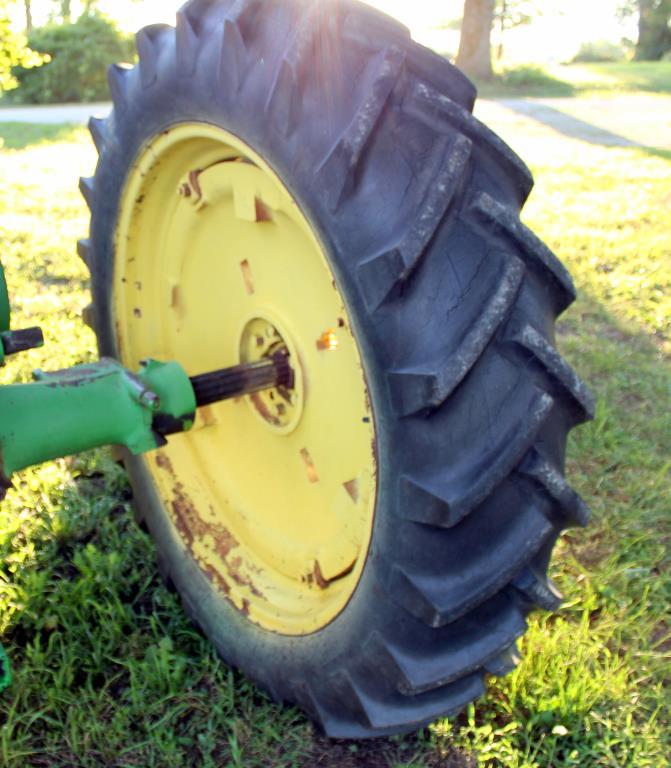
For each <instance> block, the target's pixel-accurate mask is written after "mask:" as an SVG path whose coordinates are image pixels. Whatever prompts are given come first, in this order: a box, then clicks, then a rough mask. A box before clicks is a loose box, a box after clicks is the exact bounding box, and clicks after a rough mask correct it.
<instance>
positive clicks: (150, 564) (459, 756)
mask: <svg viewBox="0 0 671 768" xmlns="http://www.w3.org/2000/svg"><path fill="white" fill-rule="evenodd" d="M494 127H495V128H497V126H496V125H495V126H494ZM498 127H500V128H501V129H502V130H504V131H509V133H510V135H509V136H508V137H507V138H508V139H509V140H510V141H511V143H512V144H513V145H514V146H515V147H516V148H517V149H518V151H522V152H523V154H524V156H525V158H526V159H527V160H528V161H529V163H530V165H531V167H532V169H533V171H534V173H535V175H536V179H537V186H536V189H535V191H534V193H533V195H532V197H531V199H530V201H529V204H528V207H527V209H526V213H525V219H526V221H527V222H528V223H529V224H531V225H532V226H533V227H535V228H536V230H537V231H538V232H539V233H540V235H541V236H542V237H543V238H544V239H546V240H547V241H548V242H549V244H550V245H551V246H552V247H553V248H554V249H555V250H556V251H557V253H558V254H559V255H560V256H561V257H562V258H563V259H564V261H565V262H566V263H567V265H568V266H569V268H570V269H571V271H572V272H573V274H574V276H575V279H576V283H577V286H578V288H579V292H580V298H579V300H578V302H577V303H576V304H575V305H574V306H573V307H572V308H571V309H570V310H569V311H568V312H567V313H566V315H565V316H564V317H563V318H562V320H561V323H560V326H559V330H558V341H559V345H560V347H561V348H562V350H563V351H564V352H565V354H566V355H567V357H568V359H569V360H570V361H571V363H572V364H573V365H575V366H576V367H577V368H578V369H579V370H580V371H581V372H582V373H583V375H584V376H585V378H586V379H587V381H588V382H589V383H590V385H591V386H592V387H593V389H594V390H595V391H596V393H597V395H598V397H599V406H598V411H597V416H596V419H595V421H594V422H593V423H592V424H590V425H587V426H585V427H582V428H581V429H579V430H578V431H577V432H576V433H574V435H573V437H572V439H571V442H570V450H569V459H568V471H569V475H570V477H571V478H572V481H573V483H574V484H575V486H576V487H577V489H578V490H579V491H580V492H581V494H582V495H583V496H584V497H585V498H586V499H587V501H588V502H589V503H590V505H591V507H592V510H593V522H592V525H591V527H590V528H589V529H588V530H586V531H583V530H578V531H572V532H571V533H570V534H569V535H568V536H566V537H565V538H564V539H563V542H562V543H561V545H560V546H559V548H558V550H557V553H556V556H555V559H554V562H553V566H552V575H553V578H554V579H555V581H556V582H557V583H558V585H559V587H560V588H561V589H562V591H563V592H564V594H565V597H566V601H565V606H564V608H563V610H562V611H561V613H560V614H559V615H556V616H546V615H539V616H536V617H534V618H533V619H532V621H531V628H530V631H529V633H528V634H527V636H526V638H525V639H524V641H523V642H522V644H521V650H522V653H523V661H522V663H521V665H520V666H519V667H518V669H517V670H516V671H515V672H514V673H513V674H512V675H511V676H509V677H507V678H505V679H502V680H492V681H491V683H490V686H489V692H488V695H487V696H486V697H485V698H483V699H482V700H480V701H478V702H477V703H476V704H475V705H474V706H471V707H470V708H469V709H468V710H467V711H466V712H464V713H463V714H462V715H461V716H459V717H457V718H456V719H454V720H450V721H449V722H448V721H441V722H437V723H435V724H434V725H433V726H432V727H431V728H429V729H427V730H426V731H424V732H422V733H420V734H418V735H416V736H413V737H407V738H402V739H385V740H377V741H372V742H352V743H344V744H343V743H330V742H328V741H327V740H326V739H324V738H322V737H320V736H319V735H317V734H316V732H315V731H314V729H313V727H312V725H310V723H309V722H308V721H306V719H305V718H304V717H303V716H302V715H301V714H300V713H299V712H297V711H296V710H294V709H292V708H284V707H279V706H276V705H274V704H272V703H271V702H270V701H269V700H268V699H267V698H266V696H265V695H264V694H262V693H260V692H259V691H258V690H256V688H255V687H254V685H252V684H251V683H250V682H248V681H247V680H246V679H245V678H244V677H243V676H242V675H240V674H239V673H237V672H234V671H232V670H230V669H228V668H227V667H226V666H225V665H224V664H223V663H222V662H220V661H219V660H218V659H217V658H216V656H215V654H214V653H213V652H212V650H211V649H210V647H209V645H208V643H207V642H206V641H205V640H204V639H203V638H202V637H201V636H200V635H199V634H198V632H197V631H196V630H195V629H194V628H193V627H192V626H191V624H190V623H189V621H188V620H187V619H186V617H185V615H184V614H183V612H182V610H181V608H180V605H179V601H178V599H177V598H176V596H175V595H173V594H171V593H170V592H169V591H167V590H166V589H165V588H164V586H163V585H162V584H161V582H160V579H159V578H158V576H157V571H156V565H155V561H154V556H153V549H152V545H151V541H150V540H149V539H148V538H147V537H146V536H145V535H144V534H143V533H142V532H141V531H140V530H139V529H138V528H137V527H136V525H135V523H134V522H133V520H132V515H131V512H130V493H129V489H128V485H127V482H126V479H125V476H124V474H123V472H122V471H121V470H120V469H119V468H118V467H117V466H116V464H115V463H114V462H113V461H112V459H111V456H110V454H109V452H108V451H106V450H102V451H95V452H92V453H89V454H86V455H84V456H81V457H79V458H75V459H66V460H62V461H57V462H53V463H50V464H46V465H44V466H42V467H39V468H37V469H34V470H29V471H26V472H24V473H22V474H21V476H20V477H19V478H17V482H16V488H15V490H13V491H11V492H10V494H9V496H8V498H7V500H6V501H5V503H4V504H3V505H2V506H1V507H0V563H1V564H2V565H1V566H0V638H1V639H2V642H3V643H4V644H5V645H6V647H7V649H8V651H9V652H10V654H11V656H12V658H13V662H14V667H15V682H14V684H13V686H12V688H11V689H10V690H8V691H7V692H6V693H4V694H3V695H2V696H1V697H0V765H3V766H8V767H10V766H11V767H14V766H27V767H33V766H34V767H35V768H38V767H42V766H49V767H51V766H63V768H65V766H68V768H71V767H72V766H77V767H78V768H79V767H81V768H84V767H86V768H98V767H99V766H109V767H110V768H111V767H112V766H115V767H116V766H118V767H121V766H128V767H130V766H138V767H139V768H151V767H152V766H157V767H158V766H166V767H167V766H175V765H184V766H205V767H210V766H211V767H214V766H234V767H236V768H237V767H240V766H244V768H255V767H256V766H258V767H259V768H260V767H261V766H263V767H264V768H289V767H290V766H327V767H331V768H336V767H337V768H351V767H353V766H362V767H370V768H383V767H385V768H422V767H425V768H431V767H434V768H435V767H436V766H445V767H449V768H474V766H477V765H479V766H488V767H491V768H549V767H552V768H554V767H560V766H561V767H562V768H563V767H564V766H580V768H596V767H597V766H598V767H599V768H601V767H604V768H605V767H608V768H663V766H665V765H668V755H669V752H670V750H671V738H670V736H669V733H670V732H671V686H670V685H669V681H670V680H671V620H670V619H669V609H668V606H669V602H670V600H671V578H670V574H671V555H670V554H669V553H670V551H671V516H670V514H669V510H670V509H671V478H670V473H671V459H670V457H671V242H670V240H671V238H670V235H669V226H668V211H669V209H670V208H671V181H670V179H671V173H670V172H671V164H670V161H669V159H668V157H665V156H664V155H663V154H655V153H654V152H651V151H648V150H642V149H638V148H621V147H611V148H607V147H600V146H598V145H594V144H587V143H584V142H582V141H579V140H576V139H571V138H568V137H563V136H561V135H559V134H557V133H555V132H553V131H551V130H550V129H549V128H547V127H545V126H538V125H535V124H532V123H531V122H530V121H529V120H526V119H521V118H520V120H519V121H517V122H515V124H514V125H507V124H502V125H501V126H498ZM0 135H1V136H3V137H4V140H5V149H4V150H2V151H1V152H0V169H1V171H2V176H3V178H4V179H5V180H6V181H7V180H11V183H5V184H4V185H3V186H2V188H0V237H1V238H2V243H3V249H2V259H3V262H4V264H5V268H6V270H7V274H8V280H9V283H10V288H11V291H12V295H13V304H14V310H15V321H16V324H17V327H19V326H21V325H26V324H40V325H41V326H42V327H43V328H44V329H45V331H46V337H47V346H46V347H45V348H44V349H42V350H37V351H32V352H30V353H26V354H24V355H22V356H20V357H19V358H18V359H16V360H14V361H12V362H11V363H10V365H8V366H7V367H6V368H5V369H4V370H3V371H2V372H1V374H0V376H1V379H2V382H3V383H8V382H12V381H14V380H16V379H22V380H26V379H28V377H29V375H30V371H31V370H32V369H34V368H38V367H43V368H45V369H55V368H60V367H64V366H68V365H71V364H74V363H77V362H81V361H84V360H90V359H92V358H93V357H94V356H95V341H94V337H93V334H92V333H91V332H90V331H89V330H88V329H87V328H86V327H85V326H84V325H83V324H82V322H81V320H80V319H79V318H80V314H81V310H82V308H83V307H84V306H85V305H86V304H87V303H88V288H87V275H86V271H85V269H84V266H83V264H82V263H81V262H80V261H79V259H78V257H77V256H76V254H75V247H74V244H75V242H76V239H77V238H78V237H81V236H82V234H83V233H85V231H86V227H87V216H86V210H85V208H84V206H83V204H82V203H81V201H80V199H79V196H78V193H77V177H78V176H79V175H80V174H88V173H90V172H91V170H92V167H93V163H94V152H93V150H92V148H91V146H90V144H89V143H88V140H87V137H86V136H85V134H84V132H83V131H82V130H81V129H79V128H68V127H55V128H54V127H51V128H44V129H42V128H34V127H32V128H27V127H25V126H12V127H9V126H2V125H0Z"/></svg>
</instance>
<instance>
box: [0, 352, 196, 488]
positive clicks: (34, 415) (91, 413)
mask: <svg viewBox="0 0 671 768" xmlns="http://www.w3.org/2000/svg"><path fill="white" fill-rule="evenodd" d="M35 378H36V381H35V382H34V383H31V384H15V385H10V386H6V387H0V451H1V455H0V473H1V474H0V485H4V487H5V488H7V487H9V485H10V480H9V478H10V476H11V474H12V473H13V472H16V471H18V470H20V469H24V468H26V467H30V466H32V465H34V464H40V463H42V462H43V461H48V460H50V459H55V458H59V457H61V456H69V455H71V454H73V453H78V452H79V451H85V450H89V449H91V448H96V447H99V446H103V445H124V446H126V448H128V450H130V451H131V452H132V453H134V454H140V453H144V452H146V451H150V450H152V449H154V448H157V447H160V446H161V445H164V444H165V438H164V437H163V435H164V434H170V433H173V432H178V431H184V430H187V429H189V428H190V427H191V426H192V424H193V420H194V415H195V411H196V398H195V395H194V392H193V387H192V386H191V382H190V381H189V377H188V376H187V374H186V372H185V371H184V369H183V368H182V367H181V366H180V365H179V364H178V363H175V362H170V363H160V362H158V361H155V360H148V361H146V362H145V363H144V364H143V366H142V369H141V370H140V371H139V372H138V373H137V374H136V375H134V374H132V373H130V372H129V371H127V370H126V369H125V368H123V366H121V365H120V364H119V363H117V362H116V361H115V360H109V359H103V360H101V361H100V362H97V363H92V364H90V365H79V366H76V367H75V368H71V369H69V370H66V371H57V372H55V373H43V372H42V371H37V372H36V373H35Z"/></svg>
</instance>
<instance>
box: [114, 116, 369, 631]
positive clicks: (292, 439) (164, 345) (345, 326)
mask: <svg viewBox="0 0 671 768" xmlns="http://www.w3.org/2000/svg"><path fill="white" fill-rule="evenodd" d="M113 279H114V292H113V296H114V302H113V304H114V306H113V311H114V317H115V322H116V332H117V342H118V345H119V352H120V356H121V359H122V361H123V363H124V364H125V365H127V366H129V367H131V368H135V367H137V366H138V364H139V362H140V360H142V359H143V358H146V357H154V358H158V359H161V360H171V359H174V360H177V361H179V362H180V363H182V365H183V366H184V367H185V368H186V369H187V371H188V372H189V374H190V375H196V374H199V373H204V372H207V371H211V370H216V369H218V368H223V367H227V366H231V365H236V364H238V363H240V362H247V361H250V360H253V359H258V358H260V357H262V356H264V355H266V354H268V350H270V349H272V348H274V347H275V346H276V345H278V344H280V345H282V346H284V347H286V348H287V349H288V350H289V353H290V355H291V363H292V367H293V369H294V372H295V374H296V385H295V387H294V388H293V390H292V391H291V392H290V393H287V392H286V391H285V392H279V391H276V390H271V391H269V392H264V393H262V394H260V395H256V396H252V397H245V398H240V399H238V400H236V401H229V402H225V403H220V404H217V405H215V406H210V407H207V408H203V409H200V411H199V414H198V418H197V421H196V424H195V427H194V429H193V430H192V431H191V432H189V433H188V434H184V435H178V436H175V437H173V438H171V439H170V442H169V445H168V446H167V447H166V448H164V449H162V450H161V451H160V452H158V453H157V454H154V455H152V456H149V457H145V458H144V459H143V461H144V462H145V466H146V468H147V470H148V472H149V473H150V474H151V476H152V478H153V481H154V483H155V486H156V489H157V492H158V494H159V497H160V499H161V501H162V503H163V506H164V508H165V511H166V514H167V515H169V516H170V519H171V520H172V523H173V524H174V526H175V529H176V531H177V533H178V535H179V536H180V537H181V538H182V540H183V543H184V545H185V547H186V548H188V550H190V552H191V553H192V554H193V556H194V557H195V559H196V561H197V562H198V563H199V565H200V567H201V568H202V570H203V571H204V572H205V573H206V574H207V576H208V577H209V579H210V580H211V581H212V584H213V587H214V588H215V589H217V590H219V591H220V592H222V593H223V594H225V595H226V597H227V598H228V600H229V601H230V602H231V603H232V604H233V605H234V606H235V607H236V608H237V609H238V610H240V611H241V612H243V613H244V614H246V615H247V616H248V617H249V619H250V620H251V621H253V622H255V623H257V624H259V625H261V626H262V627H265V628H266V629H269V630H272V631H275V632H280V633H283V634H289V635H303V634H308V633H311V632H314V631H316V630H318V629H320V628H321V627H323V626H325V625H326V624H328V623H329V622H330V621H332V620H333V619H334V618H335V617H336V616H337V615H338V613H339V612H340V611H342V609H343V608H344V607H345V605H346V603H347V601H348V600H349V598H350V597H351V595H352V593H353V592H354V590H355V588H356V585H357V583H358V580H359V578H360V576H361V572H362V569H363V565H364V562H365V559H366V555H367V550H368V546H369V542H370V536H371V530H372V524H373V514H374V507H375V494H376V480H377V477H376V465H375V433H374V424H373V418H372V413H371V410H370V399H369V397H368V392H367V387H366V381H365V376H364V372H363V367H362V363H361V357H360V354H359V350H358V348H357V344H356V341H355V339H354V336H353V334H352V330H351V324H350V320H349V317H348V314H347V310H346V308H345V303H344V301H343V298H342V296H341V294H340V292H339V290H338V288H337V284H336V281H335V278H334V275H333V273H332V271H331V269H330V267H329V262H328V259H327V257H326V254H325V251H324V249H323V247H322V246H321V244H320V242H319V240H318V239H317V237H316V236H315V233H314V231H313V229H312V227H311V226H310V224H309V222H308V220H307V219H306V217H305V215H304V214H303V212H302V211H301V210H300V208H299V206H298V205H297V203H296V201H295V200H294V199H293V198H292V196H291V195H290V193H289V192H288V190H287V188H286V187H285V186H284V184H283V183H282V182H281V180H280V179H279V177H278V176H277V175H276V174H275V173H274V172H273V171H272V169H271V168H270V167H269V166H268V165H267V163H265V162H264V161H263V159H262V158H260V157H259V156H258V155H257V154H256V153H255V152H254V151H253V150H252V149H251V148H250V147H248V146H247V145H246V144H244V143H243V142H242V141H240V139H238V138H236V137H235V136H233V135H231V134H230V133H228V132H226V131H223V130H221V129H219V128H216V127H214V126H210V125H206V124H200V123H189V124H182V125H179V126H176V127H174V128H172V129H170V130H169V131H166V132H164V133H162V134H161V135H159V136H157V137H156V138H155V139H154V140H153V141H152V142H150V143H149V144H148V145H146V146H145V147H144V148H143V150H142V151H141V153H140V155H139V157H138V158H137V160H136V162H135V164H134V166H133V168H132V170H131V172H130V176H129V179H128V181H127V184H126V187H125V190H124V193H123V196H122V201H121V208H120V215H119V222H118V226H117V231H116V239H115V268H114V278H113Z"/></svg>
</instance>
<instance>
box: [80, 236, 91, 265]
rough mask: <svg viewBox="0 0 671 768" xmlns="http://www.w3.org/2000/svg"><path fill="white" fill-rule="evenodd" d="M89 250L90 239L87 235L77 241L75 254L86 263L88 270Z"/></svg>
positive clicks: (89, 261)
mask: <svg viewBox="0 0 671 768" xmlns="http://www.w3.org/2000/svg"><path fill="white" fill-rule="evenodd" d="M91 252H92V249H91V241H90V240H89V239H88V237H86V238H82V239H81V240H78V241H77V255H78V256H79V258H80V259H81V260H82V261H83V262H84V264H86V266H87V267H88V268H89V271H90V269H91Z"/></svg>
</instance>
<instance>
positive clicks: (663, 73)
mask: <svg viewBox="0 0 671 768" xmlns="http://www.w3.org/2000/svg"><path fill="white" fill-rule="evenodd" d="M478 89H479V91H480V94H481V95H482V96H485V97H487V98H500V97H518V96H533V97H562V96H580V97H589V96H595V95H598V96H615V95H619V94H622V93H629V92H632V91H636V92H639V93H658V94H659V93H665V94H668V93H671V61H635V62H613V63H604V64H558V65H551V66H547V67H538V66H535V65H528V66H524V65H522V66H516V67H513V68H510V69H505V68H504V69H503V70H501V71H499V72H497V73H496V75H495V78H494V80H493V81H492V82H488V83H484V82H483V83H479V84H478Z"/></svg>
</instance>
